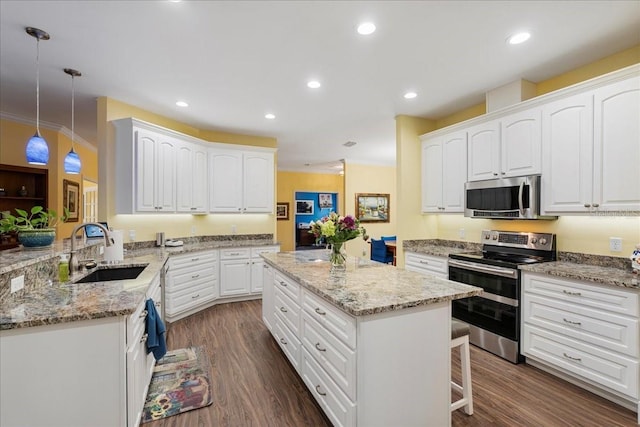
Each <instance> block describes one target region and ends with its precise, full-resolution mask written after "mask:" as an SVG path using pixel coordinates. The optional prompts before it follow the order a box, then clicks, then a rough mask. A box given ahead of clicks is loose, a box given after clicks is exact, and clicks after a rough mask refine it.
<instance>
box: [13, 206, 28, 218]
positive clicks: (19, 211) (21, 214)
mask: <svg viewBox="0 0 640 427" xmlns="http://www.w3.org/2000/svg"><path fill="white" fill-rule="evenodd" d="M16 212H18V215H20V216H21V217H23V218H27V217H28V216H29V214H28V213H27V211H25V210H23V209H18V208H16Z"/></svg>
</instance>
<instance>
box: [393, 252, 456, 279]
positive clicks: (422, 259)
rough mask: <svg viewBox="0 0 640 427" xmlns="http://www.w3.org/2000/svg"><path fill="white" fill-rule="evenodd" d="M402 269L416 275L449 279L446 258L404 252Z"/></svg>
mask: <svg viewBox="0 0 640 427" xmlns="http://www.w3.org/2000/svg"><path fill="white" fill-rule="evenodd" d="M404 268H405V269H407V270H409V271H415V272H416V273H422V274H428V275H432V276H436V277H440V278H442V279H448V278H449V261H448V258H444V257H439V256H432V255H425V254H419V253H415V252H405V254H404Z"/></svg>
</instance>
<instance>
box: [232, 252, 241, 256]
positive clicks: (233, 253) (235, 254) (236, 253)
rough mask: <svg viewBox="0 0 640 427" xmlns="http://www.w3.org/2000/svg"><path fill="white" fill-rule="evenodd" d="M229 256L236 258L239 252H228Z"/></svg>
mask: <svg viewBox="0 0 640 427" xmlns="http://www.w3.org/2000/svg"><path fill="white" fill-rule="evenodd" d="M229 255H232V256H238V255H240V252H230V253H229Z"/></svg>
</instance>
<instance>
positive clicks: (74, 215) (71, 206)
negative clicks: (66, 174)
mask: <svg viewBox="0 0 640 427" xmlns="http://www.w3.org/2000/svg"><path fill="white" fill-rule="evenodd" d="M62 200H63V206H64V207H65V208H66V209H68V210H69V217H68V218H67V220H66V221H65V222H78V220H79V218H80V184H79V183H77V182H73V181H69V180H68V179H63V180H62Z"/></svg>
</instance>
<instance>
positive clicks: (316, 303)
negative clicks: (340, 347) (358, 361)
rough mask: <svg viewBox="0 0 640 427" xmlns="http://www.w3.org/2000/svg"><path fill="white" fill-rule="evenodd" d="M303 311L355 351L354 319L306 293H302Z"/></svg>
mask: <svg viewBox="0 0 640 427" xmlns="http://www.w3.org/2000/svg"><path fill="white" fill-rule="evenodd" d="M302 306H303V310H304V311H305V312H307V313H309V315H310V316H311V318H313V319H314V320H316V321H317V322H318V323H319V324H320V325H322V326H323V327H324V328H325V329H327V330H329V331H330V332H331V333H332V334H334V335H335V336H336V337H338V339H340V340H341V341H342V342H343V343H345V344H346V345H347V346H349V348H351V349H353V350H355V349H356V319H355V318H354V317H351V316H349V315H348V314H346V313H344V312H343V311H340V310H339V309H337V308H336V307H334V306H332V305H331V304H329V303H328V302H326V301H324V300H322V299H321V298H320V297H317V296H315V295H313V294H312V293H310V292H308V291H304V292H303V293H302Z"/></svg>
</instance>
